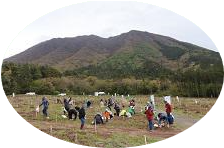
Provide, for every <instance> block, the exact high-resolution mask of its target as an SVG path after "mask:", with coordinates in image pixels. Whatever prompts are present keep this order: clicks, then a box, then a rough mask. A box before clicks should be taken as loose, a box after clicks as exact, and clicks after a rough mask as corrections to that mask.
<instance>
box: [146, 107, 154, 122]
mask: <svg viewBox="0 0 224 148" xmlns="http://www.w3.org/2000/svg"><path fill="white" fill-rule="evenodd" d="M145 114H146V117H147V119H148V120H153V115H154V113H153V110H152V109H147V110H146V111H145Z"/></svg>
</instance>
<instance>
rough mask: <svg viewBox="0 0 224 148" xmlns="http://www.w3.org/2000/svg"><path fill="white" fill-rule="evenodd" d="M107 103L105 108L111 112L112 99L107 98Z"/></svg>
mask: <svg viewBox="0 0 224 148" xmlns="http://www.w3.org/2000/svg"><path fill="white" fill-rule="evenodd" d="M107 103H108V104H107V107H108V108H109V109H110V110H111V107H112V106H113V105H114V100H113V98H112V97H111V98H109V99H108V102H107Z"/></svg>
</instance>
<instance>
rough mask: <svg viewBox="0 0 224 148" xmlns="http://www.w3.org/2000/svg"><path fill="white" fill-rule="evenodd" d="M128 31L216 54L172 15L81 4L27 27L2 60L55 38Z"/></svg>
mask: <svg viewBox="0 0 224 148" xmlns="http://www.w3.org/2000/svg"><path fill="white" fill-rule="evenodd" d="M130 30H140V31H147V32H151V33H157V34H161V35H165V36H170V37H172V38H175V39H177V40H181V41H185V42H189V43H193V44H196V45H199V46H202V47H205V48H208V49H211V50H215V51H217V48H216V47H215V45H214V43H213V42H212V41H211V39H210V38H209V37H208V36H207V35H206V34H205V33H204V32H203V31H202V30H201V29H200V28H199V27H197V26H196V25H195V24H193V23H192V22H190V21H189V20H187V19H185V18H183V17H182V16H179V15H178V14H176V13H173V12H171V11H168V10H166V9H163V8H159V7H156V6H152V5H149V4H145V3H138V2H118V1H117V2H105V1H104V2H85V3H81V4H76V5H71V6H69V7H65V8H61V9H58V10H56V11H53V12H51V13H49V14H46V15H45V16H43V17H41V18H39V19H37V20H36V21H34V22H33V23H31V24H30V25H29V26H27V27H26V28H25V29H24V30H23V31H21V33H20V34H19V35H18V36H17V38H16V39H15V40H14V41H13V43H12V44H11V45H10V47H9V49H8V51H7V53H6V55H5V57H9V56H12V55H15V54H17V53H20V52H22V51H24V50H26V49H27V48H29V47H31V46H33V45H35V44H38V43H40V42H42V41H45V40H49V39H51V38H58V37H75V36H79V35H90V34H94V35H98V36H101V37H110V36H115V35H119V34H121V33H124V32H128V31H130Z"/></svg>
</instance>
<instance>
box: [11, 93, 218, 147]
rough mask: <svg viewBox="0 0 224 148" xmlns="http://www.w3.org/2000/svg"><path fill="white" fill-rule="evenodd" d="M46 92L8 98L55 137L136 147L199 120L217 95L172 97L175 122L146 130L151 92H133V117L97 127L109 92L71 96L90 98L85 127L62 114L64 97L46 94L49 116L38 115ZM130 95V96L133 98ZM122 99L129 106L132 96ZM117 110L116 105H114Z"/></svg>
mask: <svg viewBox="0 0 224 148" xmlns="http://www.w3.org/2000/svg"><path fill="white" fill-rule="evenodd" d="M42 97H43V96H25V95H16V96H15V97H14V98H13V97H11V96H8V99H9V101H10V103H11V104H12V106H13V107H14V108H15V110H16V111H17V112H18V113H19V114H20V115H21V116H22V117H23V118H24V119H26V120H27V121H28V122H29V123H30V124H32V125H33V126H35V127H36V128H38V129H40V130H41V131H43V132H45V133H47V134H49V135H52V136H54V137H56V138H59V139H62V140H65V141H68V142H72V143H76V144H81V145H86V146H94V147H108V148H110V147H133V146H140V145H144V144H149V143H153V142H157V141H160V140H163V139H166V138H169V137H171V136H174V135H176V134H178V133H180V132H182V131H183V130H185V129H187V128H188V127H190V126H192V125H193V124H194V123H196V122H197V121H198V120H200V119H201V118H202V117H203V116H204V115H205V114H206V113H207V112H208V111H209V110H210V109H211V107H212V106H213V105H214V103H215V101H216V99H215V98H181V97H180V102H177V100H175V99H174V98H173V99H172V106H173V114H174V116H175V123H174V125H172V127H170V128H167V127H163V128H158V129H155V131H154V132H152V133H149V132H148V131H147V119H146V117H145V114H144V113H143V112H141V110H143V109H144V106H145V105H146V103H147V100H148V96H131V97H130V98H134V99H135V101H136V107H135V109H136V114H135V115H134V116H133V117H132V118H123V117H117V116H116V117H114V118H113V119H112V120H110V121H109V122H107V123H106V124H103V125H98V126H97V130H96V131H95V128H94V125H91V122H92V121H93V117H94V116H95V114H96V113H97V112H103V111H105V108H100V105H99V101H100V99H108V98H109V96H100V97H94V96H71V97H72V99H73V100H75V106H76V105H78V106H81V105H82V103H83V102H84V100H86V99H87V98H88V100H91V101H92V102H93V103H92V107H91V108H89V109H87V110H86V124H85V128H84V130H80V129H79V127H80V120H79V119H76V120H74V121H73V120H68V119H64V118H62V116H61V115H62V114H63V112H62V107H63V105H62V104H57V103H56V100H57V99H61V100H63V97H59V96H46V97H47V98H48V100H49V102H50V106H49V109H48V112H49V117H50V118H49V119H46V118H44V117H43V116H42V113H40V114H38V115H37V116H36V114H35V108H36V106H37V105H38V104H40V102H41V99H42ZM130 98H129V99H130ZM116 99H117V100H118V101H119V102H122V103H123V104H125V105H126V107H127V106H128V102H129V99H127V98H125V99H122V98H121V97H119V96H118V97H116ZM155 103H156V110H157V112H160V111H164V110H165V109H164V104H163V101H162V98H161V97H155ZM112 111H113V112H114V109H112Z"/></svg>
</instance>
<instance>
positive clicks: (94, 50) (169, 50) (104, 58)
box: [4, 30, 222, 73]
mask: <svg viewBox="0 0 224 148" xmlns="http://www.w3.org/2000/svg"><path fill="white" fill-rule="evenodd" d="M4 61H10V62H14V63H33V64H40V65H49V66H52V67H55V68H57V69H59V70H61V71H66V70H73V69H86V70H87V68H90V67H92V68H101V70H106V69H108V68H109V67H110V68H113V69H115V70H122V69H123V70H124V69H126V68H131V69H132V70H133V71H134V70H140V69H145V68H147V67H148V68H149V67H151V68H152V67H154V68H155V67H159V66H160V67H161V68H163V69H166V70H168V71H169V70H171V71H174V70H177V69H179V68H183V69H187V68H190V67H192V66H195V67H202V68H206V66H213V65H222V60H221V57H220V55H219V53H217V52H214V51H211V50H208V49H205V48H202V47H199V46H196V45H193V44H189V43H185V42H181V41H178V40H175V39H173V38H170V37H166V36H161V35H157V34H152V33H148V32H141V31H135V30H132V31H130V32H127V33H123V34H121V35H118V36H114V37H110V38H101V37H98V36H95V35H90V36H78V37H74V38H55V39H51V40H48V41H45V42H42V43H40V44H37V45H35V46H33V47H31V48H29V49H27V50H25V51H24V52H22V53H19V54H17V55H15V56H12V57H10V58H7V59H5V60H4ZM94 71H95V72H97V71H96V70H94ZM140 71H141V70H140ZM123 72H124V73H125V70H124V71H123Z"/></svg>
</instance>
